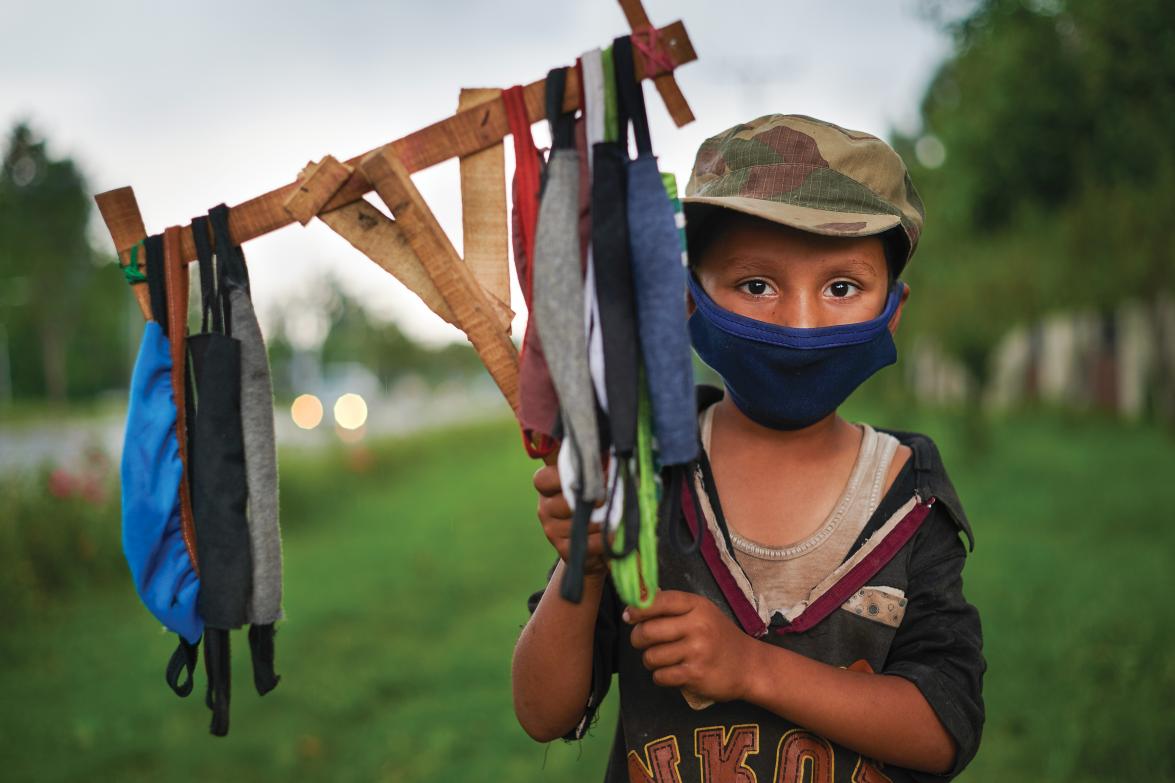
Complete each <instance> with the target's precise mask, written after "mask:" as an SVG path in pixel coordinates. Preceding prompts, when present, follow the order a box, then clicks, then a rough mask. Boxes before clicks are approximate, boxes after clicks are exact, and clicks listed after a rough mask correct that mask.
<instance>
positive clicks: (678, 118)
mask: <svg viewBox="0 0 1175 783" xmlns="http://www.w3.org/2000/svg"><path fill="white" fill-rule="evenodd" d="M620 8H621V9H622V10H623V11H624V17H625V19H627V20H628V26H629V27H630V28H632V31H633V33H634V34H636V33H640V32H641V31H642V30H649V29H652V26H653V25H652V23H651V22H650V21H649V15H648V14H646V13H645V8H644V6H643V5H641V0H620ZM683 30H684V28H683ZM657 34H658V36H660V35H661V32H660V31H658V33H657ZM668 43H669V45H670V46H676V45H677V44H678V43H680V42H678V41H669V42H668ZM684 44H685V45H689V46H690V52H691V54H692V52H693V46H692V45H690V44H689V37H688V36H686V37H685V39H684ZM633 53H634V54H637V52H636V50H634V52H633ZM695 58H696V55H692V56H691V58H690V59H695ZM674 61H675V62H676V59H675V60H674ZM687 62H688V61H687ZM653 85H654V86H655V87H656V88H657V92H659V93H660V94H661V100H662V101H663V102H664V103H665V108H666V109H668V110H669V116H670V117H672V118H673V121H674V122H675V123H676V124H677V127H679V128H680V127H681V126H683V125H688V124H689V123H691V122H693V121H694V113H693V110H692V109H690V107H689V103H687V102H686V100H685V95H683V94H682V92H681V87H679V86H678V84H677V79H676V78H674V76H673V72H672V71H670V72H669V73H661V74H658V75H657V76H654V77H653Z"/></svg>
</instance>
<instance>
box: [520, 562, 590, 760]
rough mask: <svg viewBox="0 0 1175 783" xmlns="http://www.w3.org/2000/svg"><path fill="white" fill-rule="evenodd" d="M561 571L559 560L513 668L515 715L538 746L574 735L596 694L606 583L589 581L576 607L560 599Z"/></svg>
mask: <svg viewBox="0 0 1175 783" xmlns="http://www.w3.org/2000/svg"><path fill="white" fill-rule="evenodd" d="M563 568H564V563H563V561H562V560H560V561H559V562H558V564H557V565H556V566H555V571H554V573H553V574H552V575H551V580H550V582H549V583H548V585H547V589H546V590H545V591H544V592H543V596H542V598H541V599H540V600H539V603H538V606H537V607H536V608H535V611H534V614H533V615H532V616H531V618H530V621H529V622H528V623H527V624H526V627H525V628H523V629H522V634H521V636H519V638H518V643H517V644H516V645H515V647H514V661H513V664H512V667H511V671H512V679H513V683H514V713H515V715H517V716H518V722H519V723H520V724H521V725H522V728H523V729H524V730H525V731H526V733H527V734H529V735H530V736H531V737H532V738H534V739H536V740H538V741H539V742H549V741H551V740H554V739H558V738H559V737H562V736H564V735H566V734H567V733H568V732H570V731H571V730H572V729H574V728H575V725H576V724H577V723H578V722H579V720H580V718H581V717H582V716H583V712H584V706H585V705H586V704H587V702H588V695H589V694H590V693H591V691H592V657H593V641H594V638H595V627H596V616H597V614H598V612H599V608H600V597H601V595H602V594H603V592H604V580H605V578H606V577H605V576H604V575H602V574H587V575H585V577H584V583H583V598H582V600H581V601H580V602H579V603H578V604H573V603H571V602H569V601H567V600H565V599H564V598H563V596H562V595H560V593H559V585H560V584H562V579H563Z"/></svg>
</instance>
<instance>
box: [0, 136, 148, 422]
mask: <svg viewBox="0 0 1175 783" xmlns="http://www.w3.org/2000/svg"><path fill="white" fill-rule="evenodd" d="M2 161H3V165H2V167H0V324H2V325H3V334H2V335H0V336H2V337H4V338H6V340H5V341H6V346H4V348H5V349H6V355H7V356H6V358H7V362H6V363H7V365H8V366H7V367H3V366H0V371H4V370H7V371H8V374H9V378H8V379H5V382H6V383H8V384H10V388H9V391H10V393H11V394H12V396H14V397H25V398H38V397H45V398H48V399H50V400H52V401H55V402H62V401H64V400H65V399H66V398H67V395H70V394H73V395H75V396H77V395H81V396H89V395H93V394H94V393H96V392H98V391H101V390H103V389H108V388H113V387H120V386H124V385H125V384H126V379H127V375H128V373H129V366H128V365H129V362H128V356H127V350H126V343H127V341H126V318H127V313H128V307H129V304H128V299H129V297H127V294H126V291H125V290H123V288H122V286H123V285H124V284H123V283H122V281H121V276H120V275H118V274H117V272H116V271H115V270H114V269H112V268H111V267H110V266H108V265H109V264H111V263H112V261H113V259H111V258H109V257H103V256H101V255H99V254H97V253H96V252H95V251H94V249H93V248H92V247H91V246H90V243H89V240H88V238H87V224H88V222H89V218H90V205H91V201H90V196H89V194H88V192H87V188H86V184H85V180H84V179H83V177H82V175H81V173H80V172H79V171H78V168H77V166H76V165H75V163H74V162H73V161H72V160H71V159H69V158H63V159H59V160H58V159H53V158H51V157H50V156H49V154H48V152H47V149H46V142H45V140H44V139H42V138H39V137H38V136H37V134H36V133H34V131H33V130H32V129H31V128H30V127H29V125H28V124H27V123H24V122H21V123H18V124H17V125H16V126H15V127H14V128H13V129H12V131H11V132H10V133H9V136H8V139H7V142H6V145H5V148H4V152H3V158H2ZM104 265H106V268H105V269H103V268H101V267H102V266H104Z"/></svg>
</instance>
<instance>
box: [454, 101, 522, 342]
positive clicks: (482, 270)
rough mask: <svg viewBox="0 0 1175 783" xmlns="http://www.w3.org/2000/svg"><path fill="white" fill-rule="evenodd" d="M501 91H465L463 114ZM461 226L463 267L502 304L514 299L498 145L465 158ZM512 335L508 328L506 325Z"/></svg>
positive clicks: (502, 155) (502, 163) (461, 104)
mask: <svg viewBox="0 0 1175 783" xmlns="http://www.w3.org/2000/svg"><path fill="white" fill-rule="evenodd" d="M501 94H502V91H501V90H499V89H486V88H463V89H462V90H461V97H460V98H459V99H458V101H457V110H458V111H462V110H464V109H469V108H472V107H474V106H478V105H480V104H483V103H486V102H488V101H493V100H496V99H497V98H499V97H500V96H501ZM460 160H461V162H460V167H461V227H462V230H463V234H464V248H465V263H466V264H467V265H468V266H469V268H470V269H471V270H473V276H474V277H475V278H477V281H478V282H479V283H481V285H482V287H483V288H484V289H485V290H486V291H488V292H489V293H490V294H492V295H493V296H494V297H495V298H497V299H498V300H499V301H501V302H506V303H509V301H510V266H509V265H510V237H509V233H508V230H507V227H508V215H507V212H506V154H505V149H504V146H503V144H502V143H501V142H498V143H497V144H495V145H494V146H492V147H487V148H486V149H484V150H481V151H480V152H475V153H473V154H471V155H463V156H461V159H460ZM505 327H506V331H507V332H509V331H510V324H509V323H506V324H505Z"/></svg>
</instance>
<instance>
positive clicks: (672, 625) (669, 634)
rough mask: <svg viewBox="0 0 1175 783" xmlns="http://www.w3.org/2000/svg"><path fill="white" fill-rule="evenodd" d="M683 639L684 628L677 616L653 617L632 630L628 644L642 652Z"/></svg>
mask: <svg viewBox="0 0 1175 783" xmlns="http://www.w3.org/2000/svg"><path fill="white" fill-rule="evenodd" d="M683 638H685V628H684V626H683V624H682V622H681V620H680V619H679V616H671V617H655V618H653V619H652V620H645V621H644V622H643V623H638V624H637V625H636V626H635V627H634V628H633V629H632V635H631V637H630V642H631V644H632V646H633V647H635V648H637V649H638V650H643V649H645V648H646V647H654V646H656V645H659V644H666V643H668V642H676V641H678V640H679V639H683Z"/></svg>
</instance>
